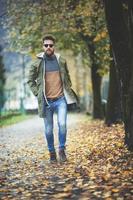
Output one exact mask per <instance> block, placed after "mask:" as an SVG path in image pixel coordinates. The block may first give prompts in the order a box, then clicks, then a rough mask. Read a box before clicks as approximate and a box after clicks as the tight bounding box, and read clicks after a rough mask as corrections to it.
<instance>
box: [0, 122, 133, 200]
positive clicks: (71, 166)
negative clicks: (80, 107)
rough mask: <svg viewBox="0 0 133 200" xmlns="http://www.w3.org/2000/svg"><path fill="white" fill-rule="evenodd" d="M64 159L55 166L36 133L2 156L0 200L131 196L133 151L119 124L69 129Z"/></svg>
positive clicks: (90, 124)
mask: <svg viewBox="0 0 133 200" xmlns="http://www.w3.org/2000/svg"><path fill="white" fill-rule="evenodd" d="M67 157H68V162H67V163H64V164H60V163H57V164H53V165H51V164H50V163H49V162H48V159H49V155H48V152H47V150H46V149H45V151H44V141H42V138H40V137H37V138H36V140H31V141H30V142H28V143H25V145H23V146H22V147H21V148H18V149H17V150H15V151H14V152H12V153H11V154H9V155H7V156H6V158H3V159H2V162H1V168H0V171H1V172H0V174H1V178H0V181H1V189H0V199H2V200H8V199H19V200H20V199H26V200H30V199H36V200H39V199H44V200H45V199H46V200H49V199H53V200H56V199H57V200H58V199H75V200H78V199H79V200H80V199H81V200H89V199H90V200H93V199H99V200H102V199H106V200H111V199H116V200H124V199H127V200H131V199H132V198H133V171H132V164H133V162H132V154H131V153H130V152H128V151H127V149H126V147H125V146H124V131H123V127H122V125H114V126H111V127H106V126H105V125H104V123H103V122H102V121H85V122H83V123H81V124H77V127H76V128H75V129H72V130H70V131H69V133H68V141H67Z"/></svg>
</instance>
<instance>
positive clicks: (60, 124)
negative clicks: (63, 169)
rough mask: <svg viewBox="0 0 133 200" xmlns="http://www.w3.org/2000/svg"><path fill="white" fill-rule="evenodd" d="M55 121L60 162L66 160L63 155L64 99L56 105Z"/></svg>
mask: <svg viewBox="0 0 133 200" xmlns="http://www.w3.org/2000/svg"><path fill="white" fill-rule="evenodd" d="M57 121H58V137H59V158H60V161H61V162H64V161H66V160H67V158H66V154H65V143H66V135H67V103H66V100H65V98H61V99H60V100H59V101H58V103H57Z"/></svg>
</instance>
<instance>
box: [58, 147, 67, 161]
mask: <svg viewBox="0 0 133 200" xmlns="http://www.w3.org/2000/svg"><path fill="white" fill-rule="evenodd" d="M59 159H60V162H65V161H67V157H66V154H65V150H64V149H60V150H59Z"/></svg>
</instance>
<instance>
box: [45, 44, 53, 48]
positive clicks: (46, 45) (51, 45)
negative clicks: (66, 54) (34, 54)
mask: <svg viewBox="0 0 133 200" xmlns="http://www.w3.org/2000/svg"><path fill="white" fill-rule="evenodd" d="M43 46H44V47H46V48H47V47H48V46H49V47H50V48H52V47H53V46H54V45H53V44H44V45H43Z"/></svg>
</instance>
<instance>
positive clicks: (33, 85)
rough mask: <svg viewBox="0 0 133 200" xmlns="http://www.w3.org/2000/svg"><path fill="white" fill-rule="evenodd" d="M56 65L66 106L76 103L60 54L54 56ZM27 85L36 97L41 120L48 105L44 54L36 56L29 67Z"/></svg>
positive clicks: (65, 65) (76, 99)
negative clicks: (57, 65)
mask: <svg viewBox="0 0 133 200" xmlns="http://www.w3.org/2000/svg"><path fill="white" fill-rule="evenodd" d="M55 56H56V58H57V61H58V64H59V71H60V75H61V80H62V84H63V92H64V96H65V98H66V102H67V104H72V103H76V104H77V103H78V98H77V95H76V94H75V92H74V91H73V89H72V88H71V87H72V83H71V79H70V75H69V71H68V68H67V63H66V60H65V59H64V58H62V57H61V56H60V54H55ZM27 83H28V85H29V86H30V89H31V91H32V92H33V94H34V95H35V96H36V97H37V100H38V114H39V116H40V117H41V118H44V117H45V108H46V105H47V104H48V102H47V98H46V95H45V56H44V52H42V53H40V54H38V55H37V59H36V60H35V61H34V63H33V64H32V65H31V67H30V70H29V75H28V81H27Z"/></svg>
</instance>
